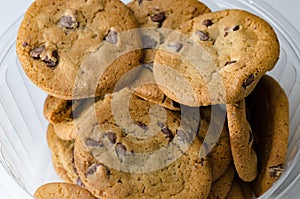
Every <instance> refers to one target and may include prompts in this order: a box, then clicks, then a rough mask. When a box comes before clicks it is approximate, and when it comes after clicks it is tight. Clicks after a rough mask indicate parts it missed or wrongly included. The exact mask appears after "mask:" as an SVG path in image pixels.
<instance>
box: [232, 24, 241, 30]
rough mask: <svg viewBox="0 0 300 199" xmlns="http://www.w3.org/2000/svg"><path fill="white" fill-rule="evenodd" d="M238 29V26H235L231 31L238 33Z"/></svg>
mask: <svg viewBox="0 0 300 199" xmlns="http://www.w3.org/2000/svg"><path fill="white" fill-rule="evenodd" d="M239 29H240V26H239V25H236V26H234V27H233V28H232V30H233V31H238V30H239Z"/></svg>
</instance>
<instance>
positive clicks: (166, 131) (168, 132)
mask: <svg viewBox="0 0 300 199" xmlns="http://www.w3.org/2000/svg"><path fill="white" fill-rule="evenodd" d="M161 132H162V133H163V134H165V135H166V138H168V139H170V140H172V139H173V138H174V135H173V133H172V131H171V130H170V129H169V128H168V127H164V128H162V129H161Z"/></svg>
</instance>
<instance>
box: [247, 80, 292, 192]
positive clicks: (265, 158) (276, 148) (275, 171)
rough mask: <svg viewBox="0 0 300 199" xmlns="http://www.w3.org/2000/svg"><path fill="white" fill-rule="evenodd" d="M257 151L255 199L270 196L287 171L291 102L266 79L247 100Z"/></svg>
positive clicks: (274, 84)
mask: <svg viewBox="0 0 300 199" xmlns="http://www.w3.org/2000/svg"><path fill="white" fill-rule="evenodd" d="M246 102H247V103H246V104H247V107H248V108H249V112H250V114H249V115H250V116H249V121H250V123H251V126H252V129H253V132H254V139H255V140H256V151H257V157H258V177H257V178H256V179H255V181H254V182H253V188H254V192H255V195H256V196H257V197H258V196H260V195H261V194H263V193H264V192H266V191H267V190H268V189H269V188H270V187H271V186H272V184H273V183H274V182H275V181H276V180H277V179H278V178H279V177H280V175H281V173H282V172H283V170H284V167H285V160H286V153H287V148H288V137H289V102H288V98H287V96H286V94H285V92H284V90H283V89H282V88H281V86H280V85H279V83H278V82H277V81H276V80H275V79H273V78H272V77H270V76H267V75H265V76H263V77H262V79H261V80H260V81H259V83H258V85H257V87H256V88H255V89H254V91H253V92H252V93H251V94H250V96H249V97H247V98H246Z"/></svg>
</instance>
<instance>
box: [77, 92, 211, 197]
mask: <svg viewBox="0 0 300 199" xmlns="http://www.w3.org/2000/svg"><path fill="white" fill-rule="evenodd" d="M129 93H130V92H129ZM124 107H125V108H124ZM186 109H191V110H182V111H181V114H179V113H178V112H172V111H170V110H167V109H164V108H163V107H161V106H158V105H156V104H153V103H150V102H148V101H144V100H142V99H141V98H138V97H136V96H134V95H130V94H129V95H128V89H126V90H122V91H120V92H117V93H114V94H112V95H106V96H105V98H104V99H103V100H102V101H98V102H97V103H96V104H95V105H94V106H93V107H91V109H90V110H91V112H90V113H89V114H88V115H87V116H85V117H84V118H85V119H84V121H82V122H81V123H80V125H79V126H78V135H79V138H78V139H77V140H76V142H75V165H76V168H77V169H78V173H79V175H80V177H81V178H82V180H83V183H84V184H85V185H86V187H87V188H88V189H89V190H90V191H91V192H92V193H93V194H94V195H95V196H97V197H102V198H137V197H143V198H158V197H161V198H170V197H171V196H172V197H174V198H182V197H184V196H189V197H191V198H195V197H201V198H205V197H207V195H208V194H209V190H210V186H211V181H212V174H211V170H210V163H209V162H208V160H207V158H206V157H203V158H201V157H200V156H199V151H200V148H201V142H200V139H199V138H198V136H196V134H197V131H198V127H199V121H197V120H196V119H197V118H196V117H195V115H197V113H198V116H199V110H198V109H195V110H194V109H193V108H189V107H186ZM127 111H128V112H127ZM194 119H195V120H194Z"/></svg>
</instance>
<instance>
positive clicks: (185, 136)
mask: <svg viewBox="0 0 300 199" xmlns="http://www.w3.org/2000/svg"><path fill="white" fill-rule="evenodd" d="M176 135H177V136H178V137H179V138H180V140H181V141H182V142H184V143H191V142H192V141H193V134H192V133H187V132H185V131H183V130H181V129H177V130H176Z"/></svg>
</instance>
